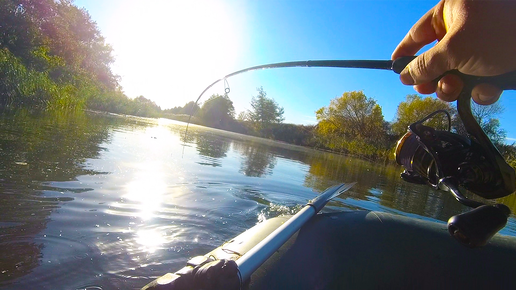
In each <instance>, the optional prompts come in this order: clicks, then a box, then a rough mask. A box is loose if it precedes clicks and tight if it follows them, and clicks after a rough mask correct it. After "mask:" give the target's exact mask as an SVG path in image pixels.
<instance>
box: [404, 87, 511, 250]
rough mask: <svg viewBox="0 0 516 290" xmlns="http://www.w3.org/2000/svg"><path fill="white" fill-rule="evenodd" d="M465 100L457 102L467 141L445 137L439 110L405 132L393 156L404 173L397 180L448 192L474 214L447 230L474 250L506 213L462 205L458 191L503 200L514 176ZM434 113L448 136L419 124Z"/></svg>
mask: <svg viewBox="0 0 516 290" xmlns="http://www.w3.org/2000/svg"><path fill="white" fill-rule="evenodd" d="M470 98H471V94H470V93H468V92H467V91H466V92H465V91H463V92H462V93H461V95H460V96H459V99H458V101H457V108H458V112H459V116H460V118H461V120H462V122H463V123H464V126H465V128H466V131H467V132H468V134H469V136H468V137H465V136H461V135H458V134H455V133H452V132H450V127H451V118H450V114H449V113H448V112H446V111H444V110H439V111H436V112H434V113H432V114H430V115H428V116H427V117H425V118H423V119H422V120H420V121H417V122H415V123H413V124H411V125H410V126H409V128H408V131H407V133H406V134H405V135H404V136H403V137H401V139H400V140H399V141H398V144H397V146H396V153H395V155H396V162H397V163H398V164H400V165H402V166H403V167H404V168H405V171H404V172H403V173H402V174H401V178H402V179H403V180H405V181H408V182H411V183H417V184H428V185H430V186H432V187H433V188H435V189H440V190H444V191H448V192H450V193H451V194H452V195H453V196H454V197H455V199H456V200H457V201H459V202H460V203H462V204H464V205H466V206H469V207H472V208H475V209H474V210H472V211H470V212H467V213H464V214H461V215H456V216H453V217H451V218H450V219H449V221H448V230H449V232H450V234H451V235H452V236H454V237H455V238H456V239H457V240H458V241H459V242H461V243H462V244H464V245H466V246H469V247H479V246H483V245H485V244H486V243H487V242H488V240H489V239H490V238H491V237H492V236H493V235H494V234H496V232H498V231H499V230H500V229H502V228H503V227H504V226H505V224H506V223H507V218H508V217H509V215H510V213H511V212H510V210H509V208H508V207H506V206H505V205H502V204H496V205H485V204H484V203H482V202H478V201H475V200H472V199H468V198H466V197H465V196H464V195H463V194H462V193H461V188H463V189H466V190H468V191H470V192H472V193H474V194H476V195H478V196H480V197H483V198H485V199H494V198H500V197H504V196H507V195H509V194H511V193H513V192H514V191H515V190H516V174H515V171H514V169H513V168H512V167H511V166H510V165H509V164H507V162H505V160H504V158H503V157H502V156H501V154H500V153H499V152H498V150H497V149H496V148H495V147H494V145H493V144H492V143H491V141H490V140H489V138H488V137H487V136H486V135H485V133H484V131H482V129H481V128H480V126H479V125H478V123H477V122H476V120H475V119H474V118H473V115H472V112H471V101H470ZM439 113H443V114H446V115H447V117H448V122H449V126H448V131H442V130H436V129H434V128H432V127H429V126H426V125H424V124H423V123H424V122H425V121H427V120H429V119H431V118H433V117H434V116H435V115H436V114H439Z"/></svg>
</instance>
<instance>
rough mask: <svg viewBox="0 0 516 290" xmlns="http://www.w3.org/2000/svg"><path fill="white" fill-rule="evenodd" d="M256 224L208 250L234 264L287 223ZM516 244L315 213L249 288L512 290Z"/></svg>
mask: <svg viewBox="0 0 516 290" xmlns="http://www.w3.org/2000/svg"><path fill="white" fill-rule="evenodd" d="M287 219H288V217H279V218H274V219H270V220H268V221H266V222H265V223H261V224H258V225H256V226H255V227H253V228H251V229H249V230H248V231H246V232H244V233H242V234H241V235H239V236H237V237H235V238H234V239H232V240H230V241H228V242H227V243H225V244H224V245H222V246H221V247H219V248H217V249H215V250H213V251H212V252H210V253H208V254H207V255H206V256H213V257H216V258H217V259H238V257H240V256H241V255H243V254H245V253H246V252H247V251H248V250H249V249H251V248H252V247H253V246H254V245H255V244H257V243H258V242H260V241H261V240H262V239H263V238H264V237H265V236H267V235H268V234H269V233H270V232H272V231H273V230H274V229H276V228H277V227H278V226H279V225H281V224H282V223H283V222H285V221H286V220H287ZM515 264H516V239H514V238H513V237H506V236H500V235H496V236H495V237H493V239H492V240H491V241H490V242H489V243H488V244H487V245H486V246H484V247H482V248H475V249H471V248H467V247H465V246H463V245H461V244H460V243H459V242H457V241H456V240H455V239H453V238H452V237H451V236H450V235H449V233H448V230H447V228H446V225H445V224H441V223H435V222H430V221H425V220H419V219H413V218H409V217H403V216H398V215H393V214H388V213H381V212H369V211H352V212H339V213H328V214H318V215H316V216H315V217H314V218H313V219H311V220H310V221H309V222H308V223H307V224H306V225H304V226H303V227H302V228H301V230H299V231H298V232H297V233H296V234H295V235H294V236H292V237H291V238H290V239H289V240H288V241H287V242H286V243H285V244H284V245H283V246H282V247H281V248H280V249H279V250H278V251H276V253H275V254H274V255H273V256H272V257H271V258H269V259H268V260H267V261H266V262H265V263H264V264H263V265H262V266H261V267H260V268H259V269H258V270H257V271H256V272H255V273H254V274H253V275H252V276H251V281H250V284H249V289H252V290H257V289H268V290H271V289H307V290H308V289H311V290H313V289H516V279H515V278H514V273H515V270H516V266H515Z"/></svg>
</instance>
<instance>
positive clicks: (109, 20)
mask: <svg viewBox="0 0 516 290" xmlns="http://www.w3.org/2000/svg"><path fill="white" fill-rule="evenodd" d="M74 4H75V5H77V6H78V7H81V8H84V9H85V10H86V11H88V13H89V14H90V16H91V18H92V20H93V21H95V22H96V23H97V27H98V28H99V30H100V31H101V33H102V35H103V36H104V37H105V39H106V43H108V44H109V45H111V46H112V47H113V49H114V56H115V59H116V61H115V63H114V64H113V65H112V69H113V72H114V73H115V74H117V75H119V76H120V77H121V86H122V88H123V91H124V92H125V94H126V95H127V96H128V97H131V98H134V97H137V96H140V95H141V96H144V97H146V98H148V99H151V100H153V101H154V102H156V104H158V105H159V106H161V108H162V109H167V108H171V107H175V106H181V107H182V106H184V105H185V104H186V103H187V102H189V101H195V100H196V99H197V98H198V97H199V95H200V94H201V92H202V91H203V90H204V89H205V88H206V87H207V86H208V85H210V84H211V83H213V82H214V81H215V80H217V79H220V78H222V77H223V76H225V75H227V74H229V73H232V72H235V71H238V70H241V69H244V68H247V67H251V66H256V65H262V64H268V63H275V62H286V61H301V60H323V59H390V56H391V54H392V52H393V50H394V49H395V47H396V46H397V45H398V43H399V41H401V39H402V38H403V37H404V36H405V34H406V33H407V32H408V30H409V29H410V27H412V25H413V24H414V23H415V22H416V21H417V20H418V19H419V18H420V17H421V16H422V15H423V14H424V13H425V12H427V11H428V10H429V9H431V8H432V7H433V6H434V5H435V4H437V1H423V0H411V1H403V0H327V1H325V0H321V1H315V0H259V1H256V0H255V1H251V0H188V1H184V0H182V1H179V0H146V1H143V0H138V1H137V0H76V1H74ZM427 48H428V46H427ZM427 48H424V49H423V50H422V51H424V50H426V49H427ZM227 81H228V85H229V89H230V93H229V95H228V96H229V98H230V99H231V100H232V101H233V104H234V106H235V111H236V113H237V114H238V113H239V112H241V111H245V110H248V109H250V101H251V98H252V97H253V96H256V95H257V88H258V87H263V89H264V90H265V91H266V92H267V96H268V97H271V98H273V99H274V100H275V101H276V102H277V103H278V104H279V105H280V106H282V107H283V108H284V110H285V113H284V117H285V122H287V123H294V124H315V123H316V118H315V111H316V110H317V109H319V108H321V107H325V106H328V105H329V104H330V101H331V100H332V99H334V98H337V97H340V96H341V95H342V94H343V93H344V92H348V91H360V90H361V91H363V92H364V93H365V95H366V96H367V97H370V98H373V99H375V100H376V102H377V103H378V104H379V105H380V106H381V107H382V111H383V115H384V118H385V120H386V121H389V122H391V121H394V119H395V114H396V109H397V107H398V104H399V103H400V102H402V101H404V100H405V97H406V95H408V94H414V93H415V91H414V90H413V89H412V87H411V86H404V85H402V84H401V82H400V81H399V76H398V75H397V74H395V73H394V72H391V71H387V70H385V71H381V70H365V69H340V68H280V69H267V70H259V71H253V72H248V73H244V74H241V75H237V76H234V77H231V78H228V80H227ZM224 91H225V87H224V84H223V82H221V83H219V84H218V85H216V86H214V87H213V88H211V89H210V90H208V91H207V92H206V94H205V95H203V97H202V98H201V100H200V102H202V101H205V100H207V99H208V98H209V97H210V96H211V95H213V94H224ZM500 102H501V104H502V106H503V107H504V108H505V111H504V113H503V114H501V115H500V116H499V119H500V122H501V126H502V127H503V128H504V129H505V130H506V131H507V137H508V142H509V143H512V142H516V127H515V126H513V124H515V122H516V114H512V111H513V110H514V109H516V93H515V92H512V91H510V92H505V93H504V95H503V96H502V98H501V100H500Z"/></svg>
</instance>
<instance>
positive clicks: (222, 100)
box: [187, 95, 235, 129]
mask: <svg viewBox="0 0 516 290" xmlns="http://www.w3.org/2000/svg"><path fill="white" fill-rule="evenodd" d="M187 105H188V104H187ZM200 116H201V120H202V122H203V123H204V124H205V125H207V126H210V127H215V128H221V129H222V128H226V127H227V126H228V124H229V123H231V121H233V120H234V116H235V108H234V107H233V102H232V101H231V100H230V99H229V98H228V96H226V95H224V96H221V95H213V96H211V97H210V98H209V99H208V100H207V101H206V102H204V104H203V105H202V108H201V111H200Z"/></svg>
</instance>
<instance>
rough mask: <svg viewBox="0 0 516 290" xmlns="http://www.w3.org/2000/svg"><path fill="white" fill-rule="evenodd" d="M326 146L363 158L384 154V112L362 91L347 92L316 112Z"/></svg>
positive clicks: (322, 139)
mask: <svg viewBox="0 0 516 290" xmlns="http://www.w3.org/2000/svg"><path fill="white" fill-rule="evenodd" d="M316 117H317V120H318V121H319V123H318V125H317V134H318V137H319V138H320V142H321V144H322V145H323V146H324V147H327V148H330V149H333V150H337V151H341V152H345V153H351V154H356V155H361V156H377V155H383V154H384V153H383V151H384V150H385V149H386V148H387V146H386V145H387V144H386V140H387V136H386V131H385V128H384V124H385V121H384V119H383V115H382V109H381V108H380V106H379V105H378V104H377V103H376V101H375V100H373V99H371V98H368V97H366V95H365V94H364V93H363V92H362V91H354V92H346V93H344V94H343V95H342V96H341V97H339V98H335V99H333V100H332V101H331V103H330V105H329V106H328V107H323V108H320V109H319V110H317V111H316Z"/></svg>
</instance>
